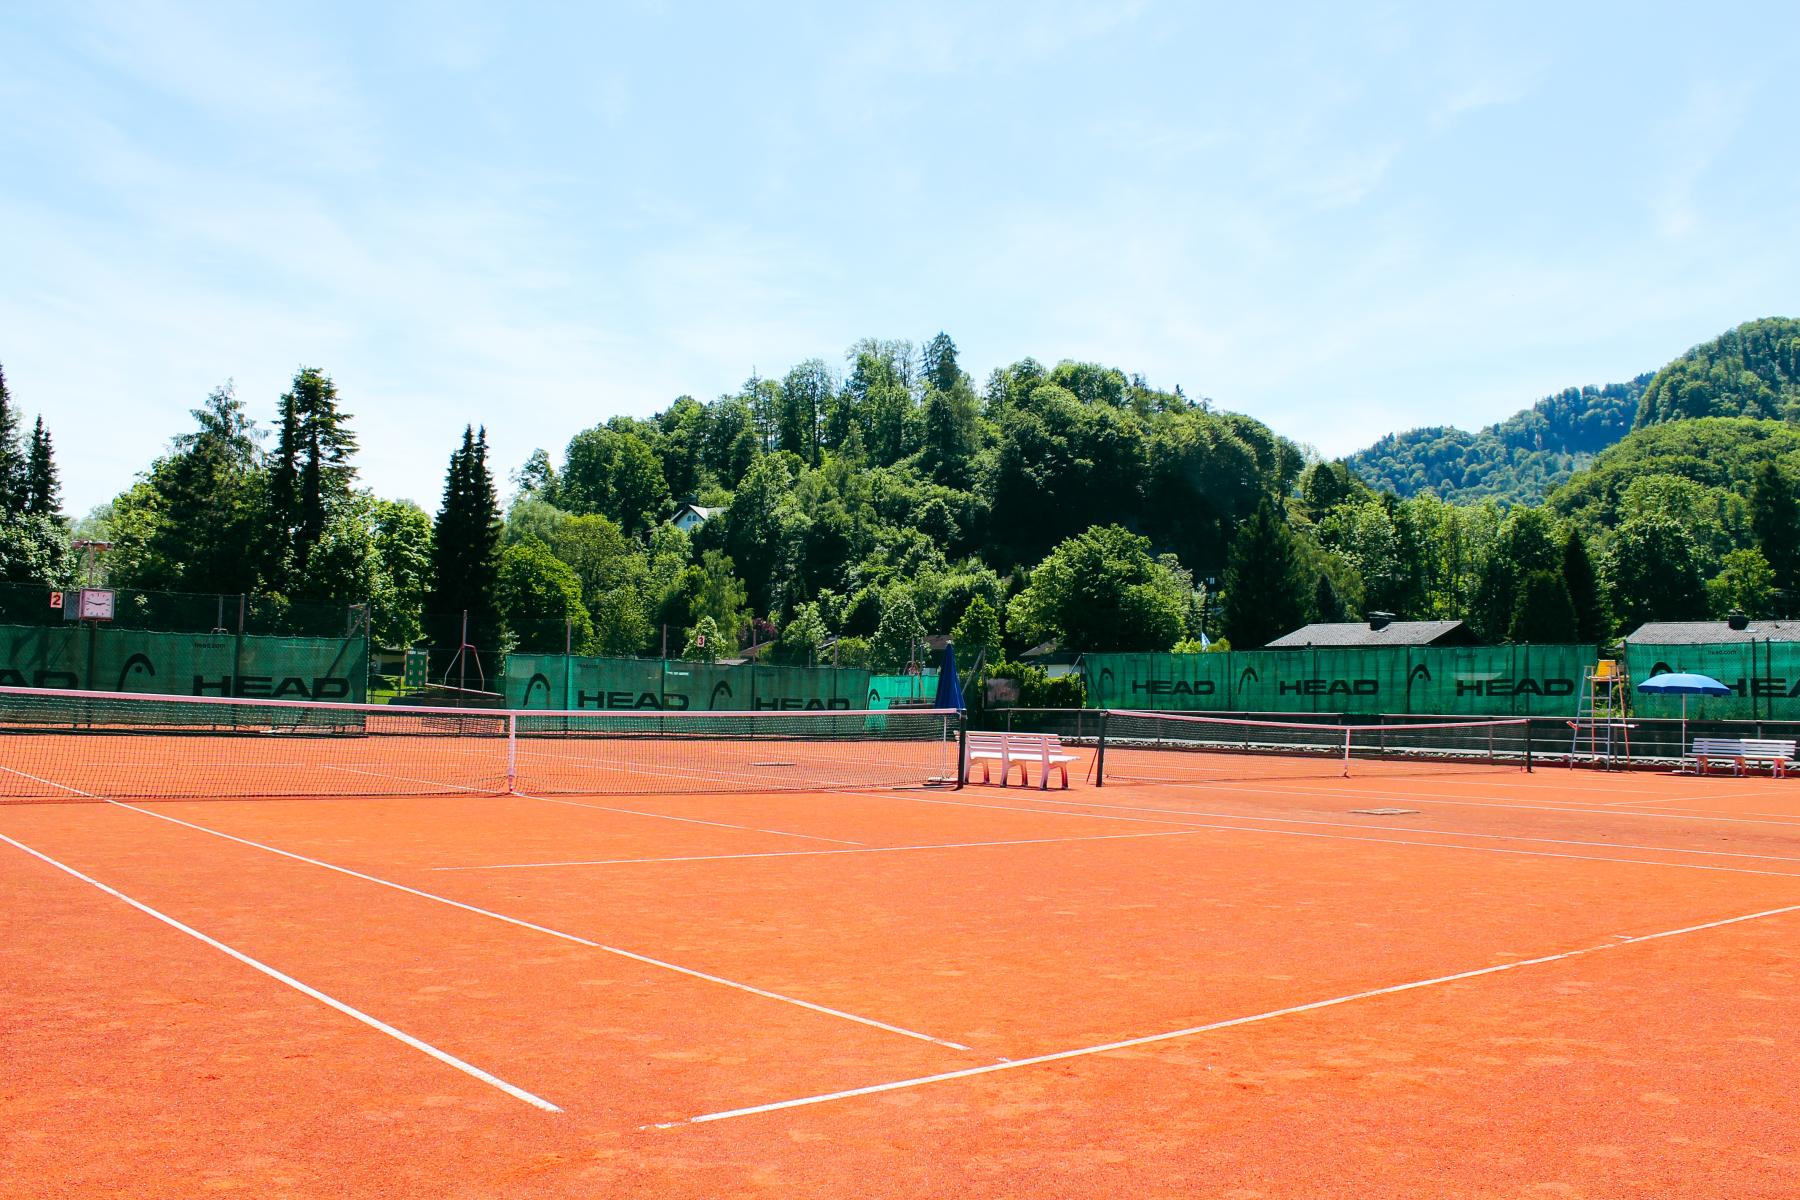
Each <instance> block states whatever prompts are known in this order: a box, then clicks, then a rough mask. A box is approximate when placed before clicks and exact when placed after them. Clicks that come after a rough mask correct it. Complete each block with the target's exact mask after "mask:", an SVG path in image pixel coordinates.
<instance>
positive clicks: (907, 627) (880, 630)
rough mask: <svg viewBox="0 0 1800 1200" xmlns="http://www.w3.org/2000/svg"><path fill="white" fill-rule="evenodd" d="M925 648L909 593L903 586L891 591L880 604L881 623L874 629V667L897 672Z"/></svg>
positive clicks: (921, 624)
mask: <svg viewBox="0 0 1800 1200" xmlns="http://www.w3.org/2000/svg"><path fill="white" fill-rule="evenodd" d="M924 648H925V626H924V624H923V623H921V622H920V620H919V612H918V609H916V608H914V607H913V600H912V595H911V593H909V592H908V591H907V590H906V589H905V588H903V587H894V588H890V589H889V590H888V593H887V595H886V596H885V597H883V599H882V602H881V623H880V624H879V625H877V626H876V627H875V641H874V646H873V652H874V660H875V668H876V669H877V670H880V671H898V670H900V669H901V668H902V667H904V666H906V664H907V663H909V662H913V661H915V660H917V659H919V658H920V657H922V655H923V653H924Z"/></svg>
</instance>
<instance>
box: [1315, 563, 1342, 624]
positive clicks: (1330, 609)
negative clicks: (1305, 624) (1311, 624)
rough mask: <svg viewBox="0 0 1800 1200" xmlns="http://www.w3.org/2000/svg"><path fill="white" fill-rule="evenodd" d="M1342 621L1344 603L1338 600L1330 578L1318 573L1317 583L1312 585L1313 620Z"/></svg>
mask: <svg viewBox="0 0 1800 1200" xmlns="http://www.w3.org/2000/svg"><path fill="white" fill-rule="evenodd" d="M1343 619H1344V602H1343V600H1342V599H1341V598H1339V596H1338V594H1337V589H1336V588H1334V587H1332V586H1331V578H1330V576H1328V575H1326V574H1325V573H1324V572H1323V571H1321V572H1320V573H1319V579H1318V582H1317V583H1315V584H1314V585H1313V620H1315V621H1342V620H1343Z"/></svg>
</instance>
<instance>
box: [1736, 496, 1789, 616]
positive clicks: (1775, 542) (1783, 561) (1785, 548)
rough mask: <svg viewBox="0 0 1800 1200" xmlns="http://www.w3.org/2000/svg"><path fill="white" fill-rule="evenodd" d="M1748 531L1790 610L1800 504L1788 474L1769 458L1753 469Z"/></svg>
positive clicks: (1777, 589) (1748, 610)
mask: <svg viewBox="0 0 1800 1200" xmlns="http://www.w3.org/2000/svg"><path fill="white" fill-rule="evenodd" d="M1750 530H1751V532H1752V533H1753V534H1754V535H1755V538H1756V548H1757V549H1758V550H1760V551H1762V556H1763V559H1764V561H1765V562H1766V563H1767V564H1768V566H1769V568H1770V570H1771V571H1773V572H1774V581H1773V586H1774V588H1775V589H1776V591H1777V592H1778V593H1779V594H1780V595H1781V598H1782V599H1783V600H1784V601H1786V604H1787V608H1788V610H1791V609H1792V608H1793V605H1794V604H1795V603H1796V601H1800V505H1796V504H1795V502H1794V489H1793V485H1792V484H1790V483H1789V482H1788V477H1787V475H1786V474H1784V473H1783V472H1782V470H1781V468H1780V467H1778V466H1776V465H1775V463H1774V462H1772V461H1770V462H1765V463H1763V464H1762V465H1761V466H1760V467H1758V468H1757V471H1756V486H1755V488H1754V489H1753V490H1752V491H1751V493H1750ZM1744 611H1746V612H1750V611H1752V610H1750V609H1745V610H1744ZM1761 611H1764V612H1765V613H1767V610H1761ZM1769 615H1772V614H1769Z"/></svg>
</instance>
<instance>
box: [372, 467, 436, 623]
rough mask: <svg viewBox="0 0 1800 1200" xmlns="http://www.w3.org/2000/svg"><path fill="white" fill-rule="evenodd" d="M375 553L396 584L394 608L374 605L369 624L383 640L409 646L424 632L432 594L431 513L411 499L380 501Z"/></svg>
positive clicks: (384, 571)
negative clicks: (429, 598) (427, 609)
mask: <svg viewBox="0 0 1800 1200" xmlns="http://www.w3.org/2000/svg"><path fill="white" fill-rule="evenodd" d="M374 532H375V554H376V556H377V557H378V558H379V560H380V563H381V573H382V574H383V575H385V576H386V577H387V579H388V581H389V583H390V586H391V587H392V601H391V607H389V608H387V609H385V610H384V609H382V608H380V607H377V608H375V609H374V610H373V611H372V612H371V614H370V621H371V628H372V632H373V634H374V637H375V638H376V641H377V643H378V644H379V645H382V646H411V645H413V644H415V643H416V642H418V641H419V639H420V638H421V637H423V636H424V632H425V630H424V625H423V624H422V622H423V619H424V614H425V602H426V598H427V597H428V596H429V595H430V594H431V518H430V517H429V516H428V515H427V514H426V512H425V510H424V509H422V508H420V507H419V506H418V505H416V504H414V503H413V502H412V501H410V500H377V501H375V509H374Z"/></svg>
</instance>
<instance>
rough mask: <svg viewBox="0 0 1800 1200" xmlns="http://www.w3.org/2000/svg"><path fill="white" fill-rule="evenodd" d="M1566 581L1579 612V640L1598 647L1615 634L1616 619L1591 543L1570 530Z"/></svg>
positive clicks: (1565, 552)
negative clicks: (1590, 551)
mask: <svg viewBox="0 0 1800 1200" xmlns="http://www.w3.org/2000/svg"><path fill="white" fill-rule="evenodd" d="M1562 577H1563V586H1564V587H1565V588H1567V589H1568V593H1569V603H1570V604H1572V605H1573V606H1574V608H1575V640H1576V641H1578V642H1593V643H1596V644H1597V643H1599V642H1603V641H1605V640H1606V636H1607V634H1608V633H1610V632H1611V631H1612V618H1611V617H1610V616H1608V615H1607V612H1606V597H1605V596H1604V595H1603V594H1602V593H1601V591H1600V580H1599V577H1598V576H1596V575H1595V573H1594V563H1593V560H1592V559H1590V558H1589V557H1588V552H1587V542H1586V541H1584V540H1583V539H1582V536H1581V533H1580V531H1579V530H1576V529H1571V530H1569V536H1568V538H1567V539H1566V540H1565V541H1564V542H1563V567H1562Z"/></svg>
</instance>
